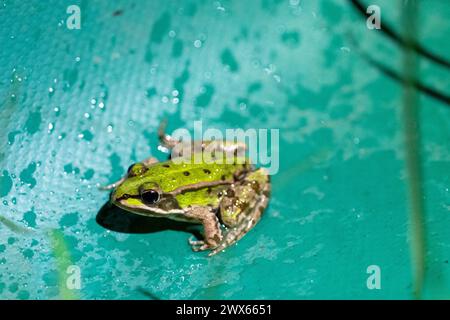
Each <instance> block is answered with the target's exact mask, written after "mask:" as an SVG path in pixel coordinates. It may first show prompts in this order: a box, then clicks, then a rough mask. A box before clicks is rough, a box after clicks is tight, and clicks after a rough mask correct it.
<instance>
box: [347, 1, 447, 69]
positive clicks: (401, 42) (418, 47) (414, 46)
mask: <svg viewBox="0 0 450 320" xmlns="http://www.w3.org/2000/svg"><path fill="white" fill-rule="evenodd" d="M350 1H351V2H352V4H353V6H354V7H355V8H356V9H357V10H358V12H359V13H361V14H362V15H363V16H364V17H369V16H370V15H369V14H368V13H367V12H366V9H365V7H364V5H363V4H362V3H361V2H360V1H359V0H350ZM380 27H381V29H380V31H381V32H383V33H384V34H385V35H386V36H387V37H389V38H390V39H392V40H393V41H395V42H396V43H397V44H399V45H400V46H405V45H406V41H405V40H404V39H403V38H402V37H400V36H399V35H398V34H397V33H395V31H394V30H393V29H392V28H391V27H390V26H389V25H387V24H385V23H381V21H380ZM408 45H410V46H411V47H412V49H413V50H414V51H415V52H417V53H418V54H420V55H422V56H424V57H426V58H428V59H430V60H431V61H433V62H435V63H437V64H440V65H442V66H443V67H446V68H449V69H450V62H448V61H447V60H445V59H444V58H441V57H439V56H437V55H436V54H434V53H432V52H430V51H428V50H427V49H425V48H424V47H422V45H421V44H419V43H417V42H413V43H411V44H408Z"/></svg>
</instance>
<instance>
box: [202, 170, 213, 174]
mask: <svg viewBox="0 0 450 320" xmlns="http://www.w3.org/2000/svg"><path fill="white" fill-rule="evenodd" d="M203 172H204V173H206V174H211V171H209V170H208V169H203Z"/></svg>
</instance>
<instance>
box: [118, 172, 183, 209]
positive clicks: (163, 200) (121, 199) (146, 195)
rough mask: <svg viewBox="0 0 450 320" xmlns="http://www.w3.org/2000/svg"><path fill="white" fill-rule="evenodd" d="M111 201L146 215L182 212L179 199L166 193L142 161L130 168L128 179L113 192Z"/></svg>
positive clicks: (123, 207)
mask: <svg viewBox="0 0 450 320" xmlns="http://www.w3.org/2000/svg"><path fill="white" fill-rule="evenodd" d="M110 201H111V203H113V204H114V205H116V206H118V207H120V208H122V209H124V210H127V211H130V212H133V213H136V214H140V215H144V216H152V217H164V216H171V215H177V214H182V213H183V211H182V210H181V209H180V207H179V205H178V202H177V200H176V199H175V197H174V196H173V195H171V194H170V193H164V192H163V191H162V190H161V188H160V187H159V185H158V183H157V182H156V181H155V180H154V179H153V175H152V173H151V172H148V171H147V167H145V166H144V165H143V164H141V163H137V164H134V165H132V166H131V167H130V168H129V169H128V174H127V177H126V179H125V180H124V181H123V182H122V183H121V184H119V185H118V186H117V187H116V188H115V189H114V190H113V191H112V193H111V198H110Z"/></svg>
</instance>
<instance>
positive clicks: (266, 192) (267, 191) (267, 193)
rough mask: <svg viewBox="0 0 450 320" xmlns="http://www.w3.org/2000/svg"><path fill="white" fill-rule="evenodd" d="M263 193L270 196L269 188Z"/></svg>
mask: <svg viewBox="0 0 450 320" xmlns="http://www.w3.org/2000/svg"><path fill="white" fill-rule="evenodd" d="M263 195H264V196H265V197H267V198H268V197H269V196H270V192H269V190H264V191H263Z"/></svg>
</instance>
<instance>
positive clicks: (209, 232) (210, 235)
mask: <svg viewBox="0 0 450 320" xmlns="http://www.w3.org/2000/svg"><path fill="white" fill-rule="evenodd" d="M186 217H188V218H190V219H193V220H196V221H199V222H200V223H201V224H202V225H203V229H204V240H199V241H195V240H192V239H189V244H190V245H191V246H192V250H194V251H203V250H208V249H214V248H215V247H217V246H218V245H219V243H220V242H221V241H222V238H223V237H222V230H221V228H220V222H219V219H218V218H217V216H216V214H215V213H214V212H213V211H212V210H211V209H210V208H208V207H192V208H190V209H189V210H188V211H187V212H186Z"/></svg>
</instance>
